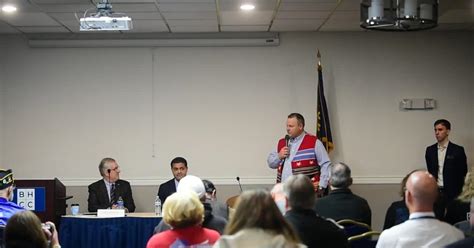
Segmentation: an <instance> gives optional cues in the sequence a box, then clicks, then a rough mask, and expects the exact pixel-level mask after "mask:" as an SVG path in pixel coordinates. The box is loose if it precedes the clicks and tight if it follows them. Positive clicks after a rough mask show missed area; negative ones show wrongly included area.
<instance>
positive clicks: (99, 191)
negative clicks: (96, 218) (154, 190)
mask: <svg viewBox="0 0 474 248" xmlns="http://www.w3.org/2000/svg"><path fill="white" fill-rule="evenodd" d="M115 192H116V194H117V198H118V197H122V199H123V205H124V207H126V208H127V209H128V211H129V212H130V213H132V212H134V211H135V202H134V201H133V196H132V188H131V187H130V183H129V182H127V181H125V180H120V179H119V180H117V182H115ZM87 202H88V211H89V212H97V209H106V208H109V207H111V206H110V199H109V194H108V192H107V187H106V186H105V182H104V180H103V179H101V180H99V181H97V182H95V183H93V184H91V185H89V198H88V199H87Z"/></svg>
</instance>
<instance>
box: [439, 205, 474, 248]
mask: <svg viewBox="0 0 474 248" xmlns="http://www.w3.org/2000/svg"><path fill="white" fill-rule="evenodd" d="M470 205H471V206H470V213H471V214H470V218H469V224H470V228H471V230H473V228H474V198H472V199H471V204H470ZM467 247H474V236H467V237H466V238H465V239H461V240H459V241H457V242H454V243H451V244H450V245H448V246H446V248H467Z"/></svg>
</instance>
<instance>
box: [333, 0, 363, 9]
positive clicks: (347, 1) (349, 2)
mask: <svg viewBox="0 0 474 248" xmlns="http://www.w3.org/2000/svg"><path fill="white" fill-rule="evenodd" d="M337 10H352V11H359V10H360V1H355V0H343V1H342V3H341V4H340V5H339V6H338V7H337Z"/></svg>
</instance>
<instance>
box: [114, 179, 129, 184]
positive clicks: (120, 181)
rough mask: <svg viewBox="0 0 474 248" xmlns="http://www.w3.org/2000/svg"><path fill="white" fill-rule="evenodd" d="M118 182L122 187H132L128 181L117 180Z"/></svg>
mask: <svg viewBox="0 0 474 248" xmlns="http://www.w3.org/2000/svg"><path fill="white" fill-rule="evenodd" d="M117 182H118V183H119V184H122V185H130V182H128V181H126V180H122V179H119V180H117Z"/></svg>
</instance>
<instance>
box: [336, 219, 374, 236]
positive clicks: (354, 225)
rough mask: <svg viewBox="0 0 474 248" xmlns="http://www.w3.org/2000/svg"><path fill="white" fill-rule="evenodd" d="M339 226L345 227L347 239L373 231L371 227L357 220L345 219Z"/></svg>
mask: <svg viewBox="0 0 474 248" xmlns="http://www.w3.org/2000/svg"><path fill="white" fill-rule="evenodd" d="M337 224H338V225H341V226H342V227H344V233H345V234H346V237H347V238H349V237H352V236H356V235H359V234H363V233H366V232H369V231H372V228H371V227H370V226H369V225H367V224H365V223H362V222H358V221H355V220H350V219H344V220H340V221H338V222H337Z"/></svg>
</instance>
